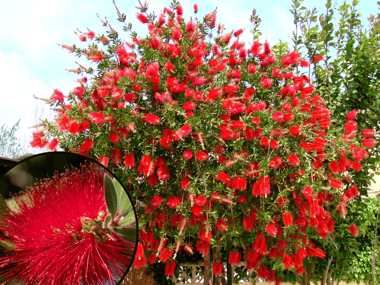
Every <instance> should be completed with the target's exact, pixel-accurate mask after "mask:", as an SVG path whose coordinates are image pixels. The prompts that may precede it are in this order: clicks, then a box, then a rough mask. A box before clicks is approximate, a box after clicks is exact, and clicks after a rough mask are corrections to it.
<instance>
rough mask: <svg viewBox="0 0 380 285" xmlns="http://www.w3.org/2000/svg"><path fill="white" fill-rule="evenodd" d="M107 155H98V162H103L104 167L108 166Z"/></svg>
mask: <svg viewBox="0 0 380 285" xmlns="http://www.w3.org/2000/svg"><path fill="white" fill-rule="evenodd" d="M109 159H110V158H109V157H108V156H100V155H99V157H98V162H99V163H101V164H103V165H104V166H105V167H107V166H108V161H109Z"/></svg>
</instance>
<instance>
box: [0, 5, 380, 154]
mask: <svg viewBox="0 0 380 285" xmlns="http://www.w3.org/2000/svg"><path fill="white" fill-rule="evenodd" d="M170 2H171V1H169V0H159V1H156V0H154V1H152V0H151V1H149V10H150V11H156V14H158V12H159V11H162V10H163V8H164V7H165V6H166V7H168V6H169V5H170ZM334 2H335V1H334V0H333V3H334ZM341 2H342V1H338V3H341ZM116 3H117V5H118V7H119V9H120V10H121V12H122V13H124V14H126V15H127V22H131V23H132V24H133V30H135V31H137V32H138V34H139V35H140V36H145V35H146V26H144V25H142V24H141V23H140V22H138V20H137V19H136V13H137V10H136V9H135V8H134V7H135V6H138V1H135V0H128V1H126V0H116ZM194 3H196V4H198V6H199V12H198V16H199V17H203V16H204V15H205V14H206V13H209V12H211V11H213V10H214V9H215V8H216V7H218V15H217V24H218V23H220V22H223V24H224V25H225V27H226V28H227V31H229V30H232V29H234V30H237V29H239V28H245V32H244V34H243V36H242V38H243V40H245V41H246V42H247V43H251V42H252V40H251V35H250V32H249V30H250V29H251V27H252V26H251V23H250V22H249V17H250V15H251V12H252V8H256V10H257V12H258V14H259V15H260V17H261V19H262V23H261V25H260V30H261V32H262V33H263V36H262V38H261V41H262V42H264V41H265V40H267V41H268V42H269V43H271V44H274V43H276V42H278V40H280V39H281V40H282V41H288V42H290V43H291V39H290V37H291V36H292V32H293V30H294V28H295V27H294V24H293V15H292V14H291V13H290V11H289V9H290V8H291V0H266V1H262V0H238V1H230V0H204V1H199V0H194V1H193V0H190V1H188V0H186V1H181V4H182V6H183V10H184V17H185V19H189V17H190V16H194V14H193V8H192V6H193V4H194ZM348 3H349V4H351V2H350V1H348ZM324 4H325V1H311V0H305V1H304V2H303V5H304V6H306V7H307V8H309V9H311V8H313V7H316V8H317V9H318V11H319V12H321V13H323V12H324V11H325V7H324ZM358 7H359V8H362V10H361V11H360V12H361V13H362V17H361V20H362V24H363V25H364V28H365V29H367V28H368V24H367V23H368V21H367V18H368V16H369V14H370V13H372V14H375V15H376V14H377V12H378V10H377V5H376V1H372V0H363V1H359V5H358ZM97 13H98V14H99V16H100V17H102V18H104V17H107V19H108V20H109V22H110V23H111V25H112V26H113V27H114V28H115V29H116V30H118V31H119V32H120V34H121V35H122V38H123V39H125V40H128V39H129V38H128V34H126V33H124V32H123V31H122V29H121V27H122V26H121V24H120V23H119V22H117V20H116V18H117V14H116V10H115V8H114V6H113V4H112V0H80V1H78V0H76V1H75V0H34V1H28V0H16V1H7V2H6V3H5V4H4V3H3V5H2V9H1V11H0V25H1V27H2V29H0V38H1V41H0V66H1V69H0V86H1V89H0V90H1V91H0V98H1V100H2V104H1V105H0V126H1V125H3V124H7V125H8V126H12V125H13V124H15V123H16V122H17V120H18V119H21V122H20V131H18V133H17V135H18V136H19V137H20V139H21V141H22V145H23V147H24V148H25V149H28V150H29V151H31V152H33V151H32V149H30V148H28V142H29V141H30V138H31V132H32V130H31V129H28V128H29V127H31V126H32V125H34V124H36V123H38V121H37V117H38V118H45V117H50V118H52V115H53V113H52V112H50V110H49V107H48V105H46V104H45V103H43V102H42V101H39V100H36V99H34V98H33V95H35V96H37V97H40V98H49V97H50V96H51V94H52V92H53V89H55V88H57V89H59V90H60V91H62V92H63V93H64V94H67V93H68V92H69V91H70V90H72V89H73V88H74V87H76V86H77V85H78V83H76V79H77V76H76V75H75V74H72V73H71V74H70V73H68V72H67V71H66V69H71V68H76V64H75V61H78V59H77V58H76V57H75V56H74V55H73V54H69V53H68V52H67V51H66V50H63V49H62V48H61V47H59V46H58V45H57V44H56V43H64V44H68V45H72V44H76V45H79V46H80V47H82V48H83V47H85V46H86V45H85V43H80V41H79V39H78V37H77V36H76V35H75V34H74V31H75V30H76V29H77V28H78V29H79V30H81V31H86V30H87V27H88V28H89V29H91V30H93V31H94V32H95V33H96V34H99V33H100V34H103V33H104V34H105V28H104V27H102V24H101V22H100V20H99V19H98V17H97V15H96V14H97ZM337 16H338V15H337V14H336V17H337ZM290 46H292V45H290ZM80 62H81V63H84V64H85V63H86V62H84V61H80ZM0 155H1V154H0Z"/></svg>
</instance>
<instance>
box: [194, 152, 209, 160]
mask: <svg viewBox="0 0 380 285" xmlns="http://www.w3.org/2000/svg"><path fill="white" fill-rule="evenodd" d="M195 156H196V158H197V159H198V160H199V161H205V160H207V158H208V154H207V153H206V152H204V151H198V152H197V153H196V155H195Z"/></svg>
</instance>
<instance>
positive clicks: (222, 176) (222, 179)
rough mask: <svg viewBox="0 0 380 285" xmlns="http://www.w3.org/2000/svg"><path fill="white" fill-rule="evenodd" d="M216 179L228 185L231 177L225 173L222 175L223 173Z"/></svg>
mask: <svg viewBox="0 0 380 285" xmlns="http://www.w3.org/2000/svg"><path fill="white" fill-rule="evenodd" d="M217 178H218V179H219V180H220V181H222V182H224V183H227V184H229V183H230V182H231V177H230V176H229V175H228V174H227V173H224V172H219V173H218V176H217Z"/></svg>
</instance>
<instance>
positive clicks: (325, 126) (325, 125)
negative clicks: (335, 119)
mask: <svg viewBox="0 0 380 285" xmlns="http://www.w3.org/2000/svg"><path fill="white" fill-rule="evenodd" d="M318 122H319V124H320V125H321V128H322V129H324V130H327V129H328V128H329V126H330V125H331V119H329V118H326V119H320V120H319V121H318Z"/></svg>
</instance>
